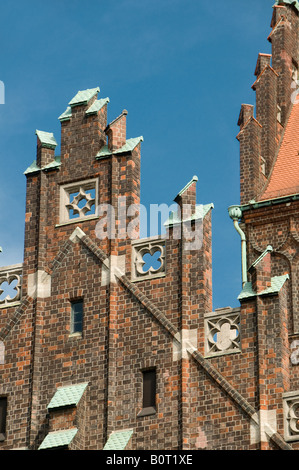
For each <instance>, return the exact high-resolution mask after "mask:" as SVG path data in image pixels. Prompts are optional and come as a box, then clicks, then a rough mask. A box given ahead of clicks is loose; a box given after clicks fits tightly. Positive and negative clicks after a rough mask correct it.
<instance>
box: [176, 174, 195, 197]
mask: <svg viewBox="0 0 299 470" xmlns="http://www.w3.org/2000/svg"><path fill="white" fill-rule="evenodd" d="M194 181H198V177H197V176H196V175H194V176H193V178H192V180H191V181H189V183H187V184H186V186H184V187H183V189H181V191H180V192H179V193H178V195H177V196H176V198H177V197H178V196H181V195H182V194H184V192H185V191H187V189H188V188H190V186H191V184H192V183H193V182H194Z"/></svg>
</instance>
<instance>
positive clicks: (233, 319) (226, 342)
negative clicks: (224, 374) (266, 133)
mask: <svg viewBox="0 0 299 470" xmlns="http://www.w3.org/2000/svg"><path fill="white" fill-rule="evenodd" d="M239 351H240V309H232V308H230V307H228V308H224V309H219V311H217V310H216V312H212V313H207V314H206V315H205V354H206V355H207V356H215V355H220V354H229V353H235V352H239Z"/></svg>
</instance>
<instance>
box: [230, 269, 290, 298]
mask: <svg viewBox="0 0 299 470" xmlns="http://www.w3.org/2000/svg"><path fill="white" fill-rule="evenodd" d="M287 279H289V275H288V274H285V275H283V276H275V277H272V279H271V287H268V288H267V289H265V290H263V291H262V292H260V293H259V294H258V295H271V294H277V293H278V292H279V291H280V289H281V288H282V286H283V285H284V283H285V281H286V280H287ZM256 296H257V293H256V292H255V291H254V290H253V289H252V284H251V282H246V283H245V285H244V287H243V290H242V292H241V294H240V295H239V296H238V299H239V300H243V299H249V298H250V297H256Z"/></svg>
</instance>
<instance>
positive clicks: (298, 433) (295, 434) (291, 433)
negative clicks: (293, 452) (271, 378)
mask: <svg viewBox="0 0 299 470" xmlns="http://www.w3.org/2000/svg"><path fill="white" fill-rule="evenodd" d="M282 398H283V421H284V438H285V440H286V441H287V442H292V441H299V426H298V430H296V426H295V424H296V423H297V422H299V390H295V391H292V392H287V393H283V395H282ZM295 407H296V408H297V407H298V413H297V414H296V412H295V411H296V410H295Z"/></svg>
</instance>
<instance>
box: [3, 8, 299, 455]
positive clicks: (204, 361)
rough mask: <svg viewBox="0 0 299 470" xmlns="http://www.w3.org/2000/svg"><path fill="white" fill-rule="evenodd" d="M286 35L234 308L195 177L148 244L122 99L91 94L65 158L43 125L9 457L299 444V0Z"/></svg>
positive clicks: (251, 171) (7, 375) (259, 124)
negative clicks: (215, 271)
mask: <svg viewBox="0 0 299 470" xmlns="http://www.w3.org/2000/svg"><path fill="white" fill-rule="evenodd" d="M271 28H272V31H271V33H270V35H269V38H268V39H269V41H270V42H271V44H272V54H271V55H269V54H259V56H258V61H257V65H256V69H255V75H256V80H255V82H254V84H253V89H254V90H255V93H256V113H255V115H254V107H253V106H252V105H242V108H241V112H240V116H239V125H240V132H239V134H238V140H239V142H240V170H241V175H240V183H241V201H240V204H239V205H236V206H231V207H230V208H229V214H230V217H231V218H232V219H233V223H234V227H235V229H236V230H237V232H238V234H239V235H240V238H241V246H242V288H240V290H241V292H240V295H239V297H238V302H239V305H238V307H236V308H231V307H223V308H220V309H216V310H215V311H213V309H212V280H211V279H212V275H211V274H212V249H211V214H212V208H213V204H211V203H210V204H205V205H203V204H197V198H196V189H197V180H198V179H197V177H196V176H193V178H191V180H190V181H189V182H187V184H185V186H184V187H183V189H181V190H180V191H179V192H178V194H177V196H176V197H175V200H174V203H175V209H174V210H172V212H171V213H170V214H169V217H168V218H166V219H167V220H165V227H166V234H165V235H157V236H151V237H149V238H140V236H139V223H140V220H139V213H140V208H141V206H140V158H141V142H142V140H143V139H142V137H137V138H129V139H128V138H127V135H126V119H127V111H126V110H124V111H122V113H121V114H120V115H119V116H118V117H116V118H115V119H114V120H113V121H111V122H110V123H108V118H107V114H108V105H109V99H108V98H101V97H99V91H100V90H99V88H93V89H88V90H83V91H79V92H78V93H77V94H76V95H75V96H74V97H73V98H72V99H71V101H70V102H69V104H68V106H67V108H66V110H65V111H64V112H63V113H62V114H61V115H60V116H59V120H60V122H61V149H60V155H57V154H56V147H57V142H56V140H55V137H54V135H53V134H52V133H51V132H48V131H47V132H45V131H40V130H37V131H36V137H37V153H36V159H35V160H34V162H33V163H32V164H31V165H30V166H29V167H28V169H27V170H26V171H25V176H26V181H27V193H26V214H25V246H24V260H23V263H20V264H18V265H13V266H6V267H2V268H0V289H1V291H0V450H11V449H31V450H43V449H70V450H105V451H109V450H113V451H116V450H122V449H126V450H144V449H146V450H186V451H187V450H188V452H190V451H195V450H201V449H207V450H212V449H217V450H233V449H235V450H259V449H263V450H272V449H280V450H281V449H285V450H290V449H299V425H298V422H299V414H298V412H297V410H298V405H299V382H298V378H299V370H298V367H299V352H298V351H299V325H298V323H299V317H298V308H297V303H298V292H297V290H298V288H297V285H298V280H297V276H298V270H299V267H298V244H299V237H298V234H297V232H298V226H299V222H298V204H299V201H298V200H299V196H298V194H297V189H298V187H299V174H298V170H297V167H298V165H297V161H296V159H297V157H298V152H299V148H297V147H299V144H298V145H297V140H298V138H297V132H296V131H297V127H298V126H299V125H298V122H299V104H298V102H297V98H296V96H297V88H296V87H297V68H298V60H299V58H298V56H297V54H298V31H299V3H298V2H297V1H284V2H283V1H277V2H276V5H275V6H274V8H273V18H272V23H271ZM184 183H185V182H184ZM182 186H183V184H182ZM232 230H233V228H232ZM240 285H241V283H240ZM9 286H11V287H12V286H13V293H12V292H11V291H10V293H8V291H7V289H8V288H9Z"/></svg>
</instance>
